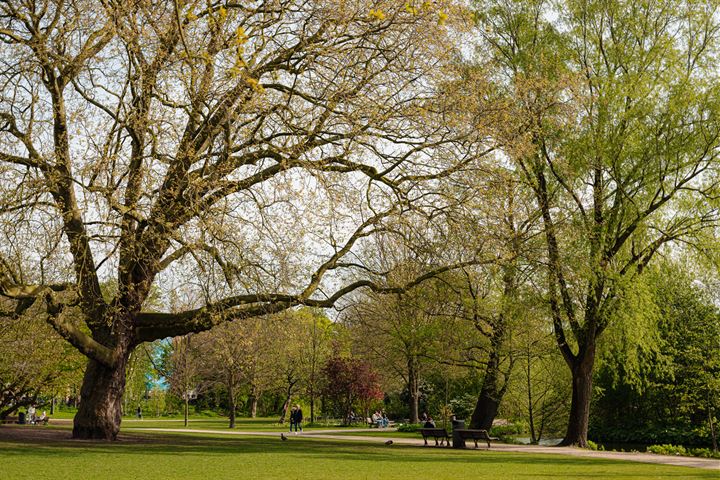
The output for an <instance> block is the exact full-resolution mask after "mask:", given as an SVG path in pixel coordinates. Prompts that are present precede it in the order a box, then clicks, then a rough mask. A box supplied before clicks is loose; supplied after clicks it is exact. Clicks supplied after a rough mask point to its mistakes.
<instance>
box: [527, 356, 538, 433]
mask: <svg viewBox="0 0 720 480" xmlns="http://www.w3.org/2000/svg"><path fill="white" fill-rule="evenodd" d="M530 355H531V354H530V349H529V348H528V351H527V364H526V365H525V380H526V382H527V385H526V387H527V399H528V424H529V425H530V443H532V444H533V445H535V444H537V443H539V441H540V437H538V436H536V434H535V409H534V408H533V394H532V357H531V356H530Z"/></svg>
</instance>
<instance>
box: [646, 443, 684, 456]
mask: <svg viewBox="0 0 720 480" xmlns="http://www.w3.org/2000/svg"><path fill="white" fill-rule="evenodd" d="M648 452H651V453H657V454H658V455H687V454H688V452H687V450H685V447H683V446H682V445H671V444H669V443H666V444H663V445H650V446H649V447H648Z"/></svg>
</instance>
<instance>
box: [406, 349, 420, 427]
mask: <svg viewBox="0 0 720 480" xmlns="http://www.w3.org/2000/svg"><path fill="white" fill-rule="evenodd" d="M417 364H418V362H417V358H415V357H412V356H411V357H410V358H409V359H408V391H409V392H410V423H418V422H419V421H420V420H419V418H420V417H419V415H418V404H419V402H420V380H419V378H418V368H417V367H418V365H417Z"/></svg>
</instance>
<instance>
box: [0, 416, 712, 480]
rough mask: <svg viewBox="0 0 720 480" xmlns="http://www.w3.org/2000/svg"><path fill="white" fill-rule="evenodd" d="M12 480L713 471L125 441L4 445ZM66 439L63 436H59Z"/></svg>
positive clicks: (212, 438) (258, 443) (180, 440)
mask: <svg viewBox="0 0 720 480" xmlns="http://www.w3.org/2000/svg"><path fill="white" fill-rule="evenodd" d="M3 428H4V427H0V478H2V479H3V480H11V479H12V480H14V479H58V480H63V479H67V480H78V479H94V478H97V479H106V478H113V479H145V478H148V479H203V480H209V479H213V480H216V479H260V478H263V479H265V478H282V479H320V480H322V479H342V480H353V479H376V478H381V479H412V478H418V479H421V478H433V479H446V478H447V479H454V478H468V479H473V478H492V479H518V478H520V479H535V478H545V479H547V478H595V479H664V478H667V479H715V480H717V479H718V473H717V472H716V471H709V470H699V469H694V468H688V467H672V466H664V465H651V464H642V463H634V462H623V461H612V460H604V459H587V458H579V457H569V456H560V455H532V454H525V453H507V452H506V453H503V452H492V451H485V450H481V451H476V450H466V451H459V450H452V449H439V448H423V447H402V446H398V445H391V446H385V445H383V444H382V442H381V441H380V440H379V441H378V443H377V444H368V443H361V442H352V441H329V440H321V439H311V438H308V437H292V436H291V437H290V439H289V440H288V441H286V442H283V441H280V439H279V438H278V437H277V436H268V437H242V436H241V437H235V436H228V435H221V434H202V435H201V434H187V433H180V432H178V433H171V434H165V433H163V434H160V433H157V434H154V433H140V432H136V433H126V434H125V435H124V437H123V440H122V441H119V442H114V443H107V442H86V441H71V440H64V439H55V440H48V439H45V440H41V439H37V440H35V439H33V440H22V441H18V440H8V439H7V438H8V436H3ZM68 434H69V431H68Z"/></svg>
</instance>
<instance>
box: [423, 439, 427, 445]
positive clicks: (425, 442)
mask: <svg viewBox="0 0 720 480" xmlns="http://www.w3.org/2000/svg"><path fill="white" fill-rule="evenodd" d="M423 440H425V446H427V437H423Z"/></svg>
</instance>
